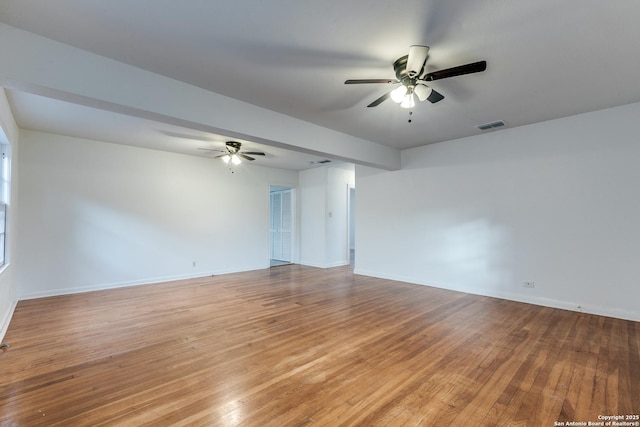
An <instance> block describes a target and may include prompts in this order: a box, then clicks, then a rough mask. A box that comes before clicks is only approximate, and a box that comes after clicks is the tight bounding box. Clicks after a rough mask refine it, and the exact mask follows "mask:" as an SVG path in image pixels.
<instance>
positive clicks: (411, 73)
mask: <svg viewBox="0 0 640 427" xmlns="http://www.w3.org/2000/svg"><path fill="white" fill-rule="evenodd" d="M428 53H429V46H421V45H413V46H411V47H410V48H409V54H408V55H405V56H402V57H400V58H398V59H397V60H396V61H395V62H394V63H393V69H394V70H395V73H396V78H395V79H360V80H347V81H345V82H344V84H347V85H353V84H367V83H387V84H400V86H398V87H397V88H395V89H392V90H390V91H388V92H386V93H385V94H384V95H382V96H381V97H380V98H378V99H376V100H375V101H373V102H372V103H371V104H369V105H367V107H376V106H378V105H380V104H381V103H382V102H384V101H386V100H387V98H391V99H392V100H393V101H394V102H396V103H398V104H400V106H401V107H402V108H413V107H414V106H415V103H416V101H415V96H417V97H418V99H419V100H420V101H426V100H428V101H429V102H431V103H432V104H435V103H436V102H439V101H442V100H443V99H444V96H443V95H442V94H440V93H439V92H437V91H435V90H434V89H432V88H430V87H429V86H427V82H430V81H433V80H440V79H446V78H449V77H455V76H462V75H464V74H471V73H478V72H481V71H484V70H486V69H487V61H478V62H472V63H470V64H465V65H459V66H457V67H452V68H446V69H444V70H439V71H432V72H430V73H427V72H425V62H426V60H427V54H428ZM414 95H415V96H414Z"/></svg>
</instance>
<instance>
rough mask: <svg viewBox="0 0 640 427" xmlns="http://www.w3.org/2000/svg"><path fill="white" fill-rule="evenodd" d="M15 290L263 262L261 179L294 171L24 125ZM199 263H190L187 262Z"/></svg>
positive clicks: (108, 283)
mask: <svg viewBox="0 0 640 427" xmlns="http://www.w3.org/2000/svg"><path fill="white" fill-rule="evenodd" d="M21 148H22V150H21V156H20V180H21V181H20V196H19V197H20V200H19V202H20V203H21V206H23V208H22V210H21V212H22V216H21V218H20V224H19V232H20V233H21V236H22V239H21V240H20V242H19V246H18V255H19V257H20V260H21V263H20V268H19V270H18V283H19V291H20V295H19V296H20V298H31V297H39V296H44V295H55V294H62V293H72V292H80V291H86V290H92V289H102V288H110V287H116V286H123V285H130V284H138V283H149V282H155V281H163V280H170V279H177V278H183V277H197V276H204V275H209V274H222V273H229V272H235V271H244V270H252V269H260V268H267V267H268V260H269V246H268V244H269V242H268V238H269V233H268V224H269V211H268V209H269V197H268V194H269V183H270V182H277V183H279V184H280V185H289V186H291V187H295V186H297V184H298V178H297V176H298V174H297V172H293V171H284V170H279V169H271V168H264V167H260V166H254V165H248V164H246V163H243V164H242V165H241V166H240V167H238V168H236V172H235V173H233V174H232V173H230V171H229V169H228V166H226V165H224V163H222V162H218V161H215V160H212V159H206V158H199V157H193V156H185V155H178V154H172V153H166V152H161V151H154V150H146V149H141V148H135V147H128V146H123V145H117V144H109V143H104V142H97V141H90V140H83V139H77V138H70V137H65V136H60V135H52V134H45V133H39V132H33V131H24V130H23V131H22V132H21ZM194 261H195V262H196V266H195V267H193V265H192V263H193V262H194Z"/></svg>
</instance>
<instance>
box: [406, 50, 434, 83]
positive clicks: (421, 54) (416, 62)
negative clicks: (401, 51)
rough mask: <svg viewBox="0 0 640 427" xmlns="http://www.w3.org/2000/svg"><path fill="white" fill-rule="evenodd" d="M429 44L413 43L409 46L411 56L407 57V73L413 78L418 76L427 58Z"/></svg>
mask: <svg viewBox="0 0 640 427" xmlns="http://www.w3.org/2000/svg"><path fill="white" fill-rule="evenodd" d="M428 53H429V46H420V45H413V46H411V47H409V57H408V58H407V75H408V76H409V77H411V78H414V77H417V76H418V74H420V72H421V71H422V67H424V61H426V60H427V54H428Z"/></svg>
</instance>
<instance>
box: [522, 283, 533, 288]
mask: <svg viewBox="0 0 640 427" xmlns="http://www.w3.org/2000/svg"><path fill="white" fill-rule="evenodd" d="M522 286H524V287H525V288H535V287H536V282H522Z"/></svg>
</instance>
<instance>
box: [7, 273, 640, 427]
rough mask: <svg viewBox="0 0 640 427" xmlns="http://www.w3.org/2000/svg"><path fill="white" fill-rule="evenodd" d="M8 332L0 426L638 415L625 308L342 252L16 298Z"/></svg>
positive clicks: (638, 337)
mask: <svg viewBox="0 0 640 427" xmlns="http://www.w3.org/2000/svg"><path fill="white" fill-rule="evenodd" d="M5 341H6V342H9V343H10V344H11V347H10V349H9V350H8V351H6V352H3V353H0V424H1V425H3V426H4V425H9V426H11V425H19V426H22V425H24V426H37V425H46V426H57V425H60V426H76V425H81V426H99V425H127V426H129V425H131V426H144V425H148V426H161V425H179V426H180V425H194V426H209V425H210V426H235V425H243V426H271V425H272V426H301V425H319V426H324V425H330V426H339V425H363V426H375V425H381V426H455V425H460V426H474V425H486V426H493V425H509V426H518V425H523V426H525V425H527V426H528V425H531V426H553V425H554V422H567V421H584V422H588V421H592V422H596V421H599V419H598V416H599V415H604V416H609V415H632V416H633V415H638V414H640V323H637V322H630V321H623V320H618V319H612V318H607V317H600V316H593V315H587V314H581V313H574V312H568V311H563V310H556V309H551V308H545V307H538V306H534V305H527V304H520V303H515V302H510V301H504V300H499V299H492V298H486V297H479V296H474V295H468V294H463V293H456V292H450V291H445V290H440V289H434V288H429V287H424V286H417V285H409V284H404V283H399V282H392V281H388V280H382V279H374V278H369V277H363V276H354V275H353V274H352V273H351V271H350V270H349V268H348V267H344V268H342V267H341V268H335V269H329V270H321V269H314V268H308V267H301V266H296V265H290V266H282V267H278V268H274V269H270V270H261V271H254V272H248V273H241V274H233V275H226V276H218V277H208V278H202V279H196V280H188V281H180V282H172V283H165V284H154V285H147V286H138V287H131V288H123V289H114V290H109V291H100V292H92V293H84V294H76V295H69V296H62V297H53V298H45V299H39V300H29V301H22V302H20V303H19V305H18V307H17V309H16V312H15V315H14V318H13V320H12V322H11V325H10V327H9V330H8V332H7V335H6V337H5ZM556 425H559V424H556Z"/></svg>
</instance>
